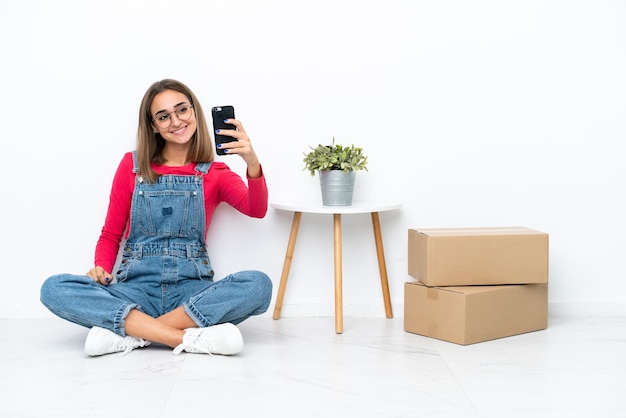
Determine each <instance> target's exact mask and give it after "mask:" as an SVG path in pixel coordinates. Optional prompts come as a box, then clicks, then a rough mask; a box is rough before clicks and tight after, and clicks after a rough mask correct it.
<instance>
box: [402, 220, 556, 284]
mask: <svg viewBox="0 0 626 418" xmlns="http://www.w3.org/2000/svg"><path fill="white" fill-rule="evenodd" d="M408 253H409V254H408V269H409V275H410V276H411V277H413V278H415V279H417V280H419V281H420V282H422V283H424V284H425V285H427V286H465V285H492V284H527V283H547V282H548V234H546V233H544V232H539V231H535V230H532V229H528V228H524V227H496V228H444V229H409V242H408Z"/></svg>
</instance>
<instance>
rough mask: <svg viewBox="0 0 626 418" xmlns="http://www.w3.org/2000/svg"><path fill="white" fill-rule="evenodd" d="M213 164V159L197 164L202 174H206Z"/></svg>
mask: <svg viewBox="0 0 626 418" xmlns="http://www.w3.org/2000/svg"><path fill="white" fill-rule="evenodd" d="M211 164H213V162H212V161H211V162H208V163H198V165H196V171H199V172H201V173H202V174H206V173H208V172H209V168H210V167H211Z"/></svg>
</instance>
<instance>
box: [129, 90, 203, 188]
mask: <svg viewBox="0 0 626 418" xmlns="http://www.w3.org/2000/svg"><path fill="white" fill-rule="evenodd" d="M165 90H174V91H177V92H179V93H182V94H184V95H185V96H187V99H189V102H190V103H191V105H193V112H195V118H196V132H195V133H194V135H193V137H192V138H191V148H190V149H189V155H187V160H188V161H193V162H210V161H213V158H214V154H213V143H212V141H211V136H210V134H209V129H208V127H207V123H206V118H205V117H204V111H203V110H202V106H200V102H199V101H198V99H197V98H196V96H195V94H193V92H192V91H191V90H190V89H189V87H187V86H186V85H184V84H183V83H181V82H180V81H177V80H172V79H164V80H161V81H157V82H155V83H153V84H152V85H151V86H150V88H148V91H146V93H145V94H144V96H143V99H142V100H141V106H140V108H139V127H138V129H137V153H138V157H139V172H140V173H141V175H142V176H143V177H144V178H145V179H146V180H148V181H149V182H151V183H154V182H155V181H156V180H157V179H158V178H159V174H158V173H156V172H155V171H154V170H153V169H152V167H151V165H150V164H151V163H156V164H163V163H165V160H164V158H163V153H162V151H163V148H164V147H165V140H164V139H163V138H162V137H161V135H160V134H158V133H155V132H154V128H153V125H152V114H151V113H150V106H152V101H153V100H154V97H155V96H156V95H157V94H159V93H162V92H164V91H165Z"/></svg>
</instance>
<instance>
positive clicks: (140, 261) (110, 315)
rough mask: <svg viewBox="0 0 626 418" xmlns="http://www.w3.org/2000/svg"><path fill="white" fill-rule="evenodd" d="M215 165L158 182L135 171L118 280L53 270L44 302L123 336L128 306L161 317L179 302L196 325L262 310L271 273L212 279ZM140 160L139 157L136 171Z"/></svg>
mask: <svg viewBox="0 0 626 418" xmlns="http://www.w3.org/2000/svg"><path fill="white" fill-rule="evenodd" d="M133 156H134V157H135V155H133ZM210 166H211V163H199V164H198V165H197V166H196V171H197V172H198V173H197V175H195V176H178V175H163V176H161V177H159V179H158V181H157V182H156V183H148V182H145V181H144V180H143V178H142V177H141V175H139V174H136V177H135V178H136V180H135V189H134V192H133V200H132V206H131V227H130V231H129V236H128V239H127V240H126V243H125V244H124V249H123V253H122V259H121V263H120V265H119V269H118V271H117V273H116V280H115V281H114V283H112V284H110V285H109V286H104V285H101V284H99V283H96V282H95V281H94V280H93V279H91V278H90V277H88V276H78V275H71V274H60V275H55V276H52V277H50V278H49V279H48V280H46V281H45V282H44V284H43V286H42V288H41V301H42V303H43V304H44V305H45V306H46V307H47V308H48V309H50V311H51V312H52V313H54V314H55V315H57V316H59V317H61V318H64V319H66V320H68V321H71V322H74V323H77V324H79V325H83V326H86V327H92V326H98V327H102V328H106V329H109V330H111V331H113V332H115V333H117V334H119V335H122V336H125V335H126V334H125V330H124V320H125V318H126V316H127V315H128V313H129V312H130V310H131V309H138V310H140V311H142V312H144V313H146V314H148V315H150V316H152V317H155V318H156V317H159V316H161V315H163V314H165V313H167V312H170V311H171V310H173V309H175V308H177V307H179V306H181V305H182V306H183V307H184V309H185V312H186V313H187V314H188V315H189V316H190V317H191V318H192V319H193V321H194V322H195V323H196V324H197V325H198V326H199V327H208V326H211V325H215V324H219V323H223V322H231V323H233V324H237V323H240V322H241V321H243V320H245V319H247V318H249V317H250V316H252V315H259V314H261V313H263V312H265V311H266V310H267V308H268V306H269V303H270V299H271V294H272V282H271V280H270V279H269V277H268V276H267V275H266V274H264V273H262V272H259V271H254V270H248V271H242V272H238V273H234V274H231V275H228V276H226V277H225V278H223V279H222V280H218V281H213V274H214V273H213V270H212V268H211V262H210V260H209V256H208V254H207V249H206V243H205V238H204V232H205V209H204V192H203V185H202V180H203V177H202V175H203V174H206V173H207V172H208V170H209V168H210ZM136 167H137V164H136V160H135V168H134V172H135V173H137V168H136Z"/></svg>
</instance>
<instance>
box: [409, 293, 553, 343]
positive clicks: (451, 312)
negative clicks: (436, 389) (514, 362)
mask: <svg viewBox="0 0 626 418" xmlns="http://www.w3.org/2000/svg"><path fill="white" fill-rule="evenodd" d="M547 327H548V284H547V283H544V284H523V285H499V286H458V287H456V286H454V287H428V286H425V285H423V284H422V283H419V282H407V283H405V285H404V330H405V331H407V332H411V333H414V334H420V335H424V336H427V337H432V338H437V339H440V340H444V341H449V342H453V343H456V344H461V345H468V344H474V343H478V342H482V341H488V340H494V339H497V338H502V337H509V336H511V335H517V334H523V333H526V332H531V331H538V330H542V329H546V328H547Z"/></svg>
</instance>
